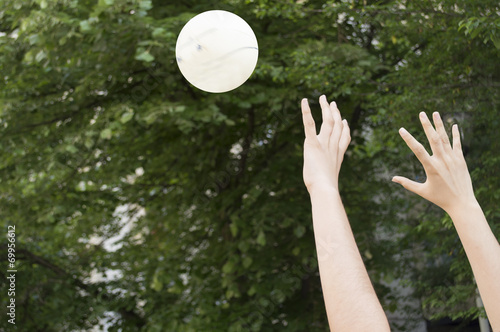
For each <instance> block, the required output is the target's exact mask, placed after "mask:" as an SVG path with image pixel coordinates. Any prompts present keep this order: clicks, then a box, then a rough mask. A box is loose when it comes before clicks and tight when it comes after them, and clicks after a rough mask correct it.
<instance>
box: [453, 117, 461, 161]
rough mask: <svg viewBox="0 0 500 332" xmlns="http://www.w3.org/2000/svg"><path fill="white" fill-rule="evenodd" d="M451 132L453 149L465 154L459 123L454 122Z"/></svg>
mask: <svg viewBox="0 0 500 332" xmlns="http://www.w3.org/2000/svg"><path fill="white" fill-rule="evenodd" d="M451 134H452V136H453V151H455V152H457V153H460V154H461V155H463V153H462V142H461V141H460V132H459V130H458V125H457V124H454V125H453V127H451Z"/></svg>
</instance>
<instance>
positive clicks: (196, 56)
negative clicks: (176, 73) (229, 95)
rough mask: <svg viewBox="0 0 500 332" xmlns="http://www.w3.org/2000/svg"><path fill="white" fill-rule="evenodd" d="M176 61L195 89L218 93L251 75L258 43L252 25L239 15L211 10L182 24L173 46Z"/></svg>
mask: <svg viewBox="0 0 500 332" xmlns="http://www.w3.org/2000/svg"><path fill="white" fill-rule="evenodd" d="M175 53H176V57H177V65H178V66H179V69H180V71H181V73H182V75H184V77H185V78H186V79H187V80H188V81H189V83H191V84H192V85H194V86H195V87H197V88H198V89H201V90H204V91H207V92H213V93H220V92H227V91H230V90H233V89H236V88H237V87H239V86H240V85H242V84H243V83H245V81H246V80H247V79H248V78H249V77H250V75H252V72H253V71H254V69H255V66H256V65H257V58H258V55H259V47H258V44H257V38H256V37H255V34H254V32H253V31H252V28H251V27H250V26H249V25H248V23H247V22H245V21H244V20H243V19H242V18H241V17H239V16H238V15H235V14H233V13H230V12H227V11H224V10H211V11H207V12H204V13H201V14H199V15H197V16H195V17H193V18H192V19H191V20H189V22H187V23H186V25H185V26H184V27H183V28H182V30H181V32H180V33H179V37H178V38H177V44H176V47H175Z"/></svg>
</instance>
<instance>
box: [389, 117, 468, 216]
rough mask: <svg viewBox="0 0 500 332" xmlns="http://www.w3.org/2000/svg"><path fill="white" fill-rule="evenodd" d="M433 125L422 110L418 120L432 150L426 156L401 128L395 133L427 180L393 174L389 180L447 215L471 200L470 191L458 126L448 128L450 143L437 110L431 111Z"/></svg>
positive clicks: (413, 139)
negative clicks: (403, 142) (413, 157)
mask: <svg viewBox="0 0 500 332" xmlns="http://www.w3.org/2000/svg"><path fill="white" fill-rule="evenodd" d="M433 120H434V126H435V127H436V128H434V127H433V126H432V124H431V122H430V120H429V119H428V118H427V115H426V114H425V113H424V112H421V113H420V122H421V123H422V127H423V128H424V131H425V135H426V136H427V139H428V140H429V144H430V146H431V149H432V156H430V155H429V154H428V153H427V151H426V150H425V148H424V147H423V146H422V144H420V143H419V142H418V141H417V140H416V139H415V138H414V137H413V136H412V135H411V134H410V133H409V132H407V131H406V130H405V129H404V128H401V129H400V130H399V134H400V135H401V137H402V138H403V140H404V141H405V142H406V144H407V145H408V147H409V148H410V149H411V150H412V151H413V153H414V154H415V156H416V157H417V158H418V160H419V161H420V162H421V163H422V166H423V167H424V170H425V174H426V176H427V179H426V181H425V182H424V183H418V182H415V181H411V180H409V179H407V178H405V177H401V176H395V177H394V178H393V179H392V181H394V182H396V183H399V184H400V185H402V186H403V187H405V188H406V189H408V190H409V191H412V192H414V193H415V194H417V195H420V196H422V197H423V198H425V199H427V200H428V201H430V202H432V203H434V204H436V205H437V206H439V207H441V208H442V209H443V210H445V211H446V212H447V213H448V214H450V212H452V211H453V210H454V209H456V208H460V206H463V204H467V203H469V202H471V201H472V202H474V201H475V197H474V190H473V188H472V181H471V178H470V174H469V171H468V169H467V164H466V163H465V158H464V155H463V153H462V145H461V143H460V134H459V132H458V126H457V125H456V124H455V125H453V127H452V136H453V143H452V144H451V143H450V140H449V139H448V135H447V134H446V131H445V129H444V125H443V121H442V120H441V117H440V116H439V113H438V112H434V113H433Z"/></svg>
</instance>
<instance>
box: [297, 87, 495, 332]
mask: <svg viewBox="0 0 500 332" xmlns="http://www.w3.org/2000/svg"><path fill="white" fill-rule="evenodd" d="M320 105H321V110H322V115H323V123H322V125H321V129H320V133H319V134H318V135H317V134H316V127H315V123H314V119H313V117H312V115H311V110H310V108H309V105H308V103H307V100H306V99H303V100H302V104H301V106H302V115H303V122H304V131H305V136H306V138H305V141H304V171H303V175H304V183H305V185H306V187H307V190H308V192H309V194H310V197H311V203H312V214H313V228H314V236H315V241H316V250H317V254H318V262H319V271H320V278H321V284H322V288H323V295H324V299H325V306H326V312H327V316H328V321H329V325H330V329H331V330H332V331H389V330H390V329H389V324H388V321H387V317H386V316H385V314H384V311H383V309H382V306H381V305H380V302H379V300H378V298H377V296H376V294H375V291H374V289H373V286H372V284H371V282H370V279H369V277H368V273H367V271H366V268H365V266H364V264H363V261H362V259H361V255H360V254H359V250H358V248H357V245H356V242H355V240H354V236H353V234H352V230H351V227H350V225H349V221H348V219H347V215H346V213H345V210H344V207H343V205H342V201H341V199H340V194H339V189H338V176H339V171H340V166H341V164H342V160H343V157H344V154H345V151H346V149H347V146H348V145H349V142H350V132H349V126H348V124H347V122H346V121H345V120H344V121H342V119H341V116H340V112H339V110H338V108H337V106H336V104H335V103H331V104H329V103H328V102H327V100H326V97H325V96H321V97H320ZM433 119H434V125H435V128H434V127H433V126H432V124H431V123H430V121H429V119H428V118H427V116H426V115H425V113H421V114H420V121H421V122H422V126H423V128H424V131H425V133H426V135H427V138H428V140H429V143H430V146H431V149H432V153H433V154H432V156H431V155H429V154H428V153H427V151H426V150H425V148H424V147H423V146H422V145H421V144H420V143H419V142H418V141H417V140H415V139H414V138H413V136H411V135H410V134H409V133H408V132H407V131H406V130H405V129H404V128H401V129H400V131H399V132H400V135H401V137H402V138H403V140H404V141H405V142H406V144H407V145H408V147H409V148H410V149H411V150H412V151H413V152H414V153H415V155H416V156H417V158H418V159H419V161H420V162H421V163H422V165H423V167H424V170H425V172H426V175H427V180H426V182H425V183H417V182H414V181H411V180H409V179H407V178H404V177H401V176H395V177H394V178H393V181H394V182H396V183H399V184H401V185H402V186H403V187H405V188H406V189H408V190H410V191H412V192H414V193H416V194H418V195H420V196H421V197H423V198H425V199H427V200H428V201H430V202H432V203H434V204H436V205H438V206H439V207H441V208H442V209H444V210H445V211H446V212H447V213H448V214H449V215H450V217H451V218H452V220H453V223H454V225H455V228H456V230H457V232H458V235H459V237H460V240H461V241H462V244H463V246H464V248H465V252H466V254H467V257H468V259H469V261H470V264H471V266H472V271H473V272H474V276H475V279H476V282H477V285H478V288H479V292H480V294H481V297H482V300H483V303H484V306H485V309H486V313H487V315H488V318H489V320H490V323H491V325H492V327H493V331H495V332H497V331H500V304H499V303H500V301H499V300H500V283H498V282H496V279H497V278H498V275H500V246H499V244H498V241H497V240H496V238H495V236H494V235H493V233H492V231H491V229H490V227H489V225H488V223H487V221H486V218H485V216H484V214H483V212H482V210H481V207H480V206H479V204H478V202H477V200H476V198H475V196H474V191H473V188H472V181H471V179H470V175H469V172H468V170H467V165H466V163H465V159H464V156H463V153H462V147H461V143H460V135H459V132H458V127H457V126H456V125H454V126H453V128H452V136H453V143H450V141H449V139H448V135H447V134H446V131H445V129H444V125H443V122H442V120H441V118H440V116H439V114H438V113H434V114H433Z"/></svg>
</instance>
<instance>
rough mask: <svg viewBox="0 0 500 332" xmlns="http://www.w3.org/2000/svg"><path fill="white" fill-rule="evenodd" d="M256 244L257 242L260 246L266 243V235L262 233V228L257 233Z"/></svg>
mask: <svg viewBox="0 0 500 332" xmlns="http://www.w3.org/2000/svg"><path fill="white" fill-rule="evenodd" d="M257 244H259V245H261V246H265V245H266V235H265V234H264V232H263V231H262V230H260V231H259V235H257Z"/></svg>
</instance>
